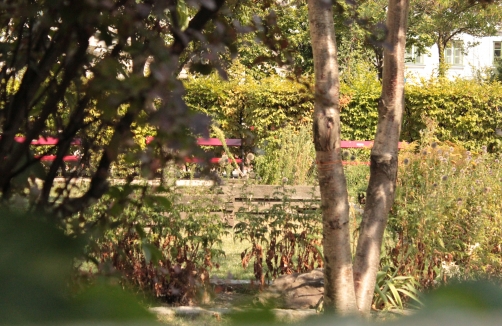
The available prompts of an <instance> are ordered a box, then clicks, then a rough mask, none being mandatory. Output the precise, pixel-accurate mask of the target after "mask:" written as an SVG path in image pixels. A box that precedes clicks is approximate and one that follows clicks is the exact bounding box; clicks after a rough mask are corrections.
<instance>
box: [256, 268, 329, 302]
mask: <svg viewBox="0 0 502 326" xmlns="http://www.w3.org/2000/svg"><path fill="white" fill-rule="evenodd" d="M323 293H324V275H323V271H322V269H315V270H313V271H311V272H309V273H303V274H300V273H295V274H291V275H284V276H281V277H279V278H277V279H276V280H275V281H274V282H273V283H272V285H271V286H270V287H269V288H268V289H267V290H266V291H264V292H262V293H260V294H259V295H258V299H257V303H258V304H259V305H263V306H274V307H277V308H285V309H312V308H315V307H316V306H317V304H318V303H319V301H320V299H321V297H322V296H323Z"/></svg>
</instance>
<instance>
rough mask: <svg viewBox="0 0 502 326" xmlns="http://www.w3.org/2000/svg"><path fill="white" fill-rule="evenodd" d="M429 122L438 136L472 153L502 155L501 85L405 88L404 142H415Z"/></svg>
mask: <svg viewBox="0 0 502 326" xmlns="http://www.w3.org/2000/svg"><path fill="white" fill-rule="evenodd" d="M429 120H433V121H435V122H436V123H437V127H436V130H435V136H436V137H437V139H438V140H440V141H450V142H453V143H456V144H459V145H461V146H463V147H465V148H466V149H469V150H479V149H481V147H483V146H486V147H487V150H488V151H489V152H502V135H500V133H499V132H497V130H500V129H502V84H501V83H498V82H494V83H479V82H476V81H475V80H463V79H457V80H453V81H450V80H446V79H441V80H436V79H431V80H422V81H420V82H419V83H416V84H409V85H407V86H406V106H405V115H404V121H403V130H402V136H401V137H402V139H404V140H408V141H416V140H419V139H420V138H421V135H420V131H421V130H425V129H426V128H427V124H428V121H429Z"/></svg>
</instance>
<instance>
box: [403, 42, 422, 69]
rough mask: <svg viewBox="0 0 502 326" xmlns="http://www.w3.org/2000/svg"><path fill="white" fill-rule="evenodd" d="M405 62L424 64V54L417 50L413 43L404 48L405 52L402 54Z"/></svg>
mask: <svg viewBox="0 0 502 326" xmlns="http://www.w3.org/2000/svg"><path fill="white" fill-rule="evenodd" d="M404 58H405V62H406V63H412V64H417V65H423V64H424V56H423V55H422V54H420V52H418V48H417V47H416V46H415V45H412V46H410V47H409V48H407V49H406V54H405V56H404Z"/></svg>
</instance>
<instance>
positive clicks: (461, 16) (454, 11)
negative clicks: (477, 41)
mask: <svg viewBox="0 0 502 326" xmlns="http://www.w3.org/2000/svg"><path fill="white" fill-rule="evenodd" d="M410 12H411V13H410V27H411V28H410V31H409V34H410V37H409V40H410V42H409V43H410V44H413V43H415V44H417V45H418V46H419V47H420V48H422V49H423V48H425V47H427V46H431V45H433V44H435V45H436V46H437V51H438V54H439V62H438V64H439V66H438V76H440V77H444V76H445V75H446V72H447V70H448V64H447V63H446V60H445V55H444V52H445V48H446V47H447V45H448V43H449V42H451V41H453V40H455V39H456V38H458V37H459V36H460V35H461V34H467V35H472V36H476V37H483V36H492V35H497V32H498V30H499V29H500V28H501V21H502V7H501V6H500V1H498V0H494V1H463V0H414V1H412V2H411V10H410ZM467 48H468V45H467V44H464V45H462V47H461V48H460V50H461V51H466V50H467Z"/></svg>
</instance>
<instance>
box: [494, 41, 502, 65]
mask: <svg viewBox="0 0 502 326" xmlns="http://www.w3.org/2000/svg"><path fill="white" fill-rule="evenodd" d="M501 50H502V42H500V41H498V42H493V63H496V62H497V61H499V60H501V59H502V53H501Z"/></svg>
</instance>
